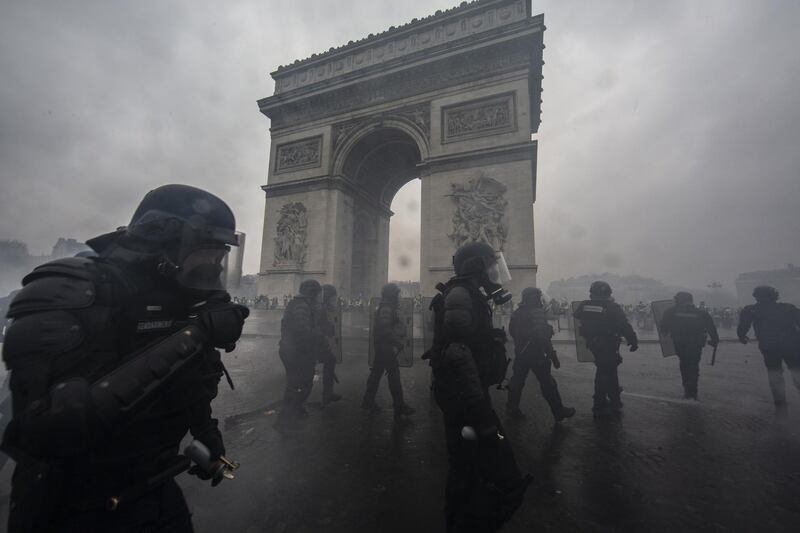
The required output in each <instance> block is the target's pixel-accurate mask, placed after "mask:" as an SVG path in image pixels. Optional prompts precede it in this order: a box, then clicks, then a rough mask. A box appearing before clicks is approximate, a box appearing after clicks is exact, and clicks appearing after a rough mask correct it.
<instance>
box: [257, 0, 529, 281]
mask: <svg viewBox="0 0 800 533" xmlns="http://www.w3.org/2000/svg"><path fill="white" fill-rule="evenodd" d="M465 20H467V21H471V22H470V23H469V24H465V23H464V21H465ZM544 30H545V27H544V18H543V17H542V16H541V15H539V16H532V13H531V4H530V2H526V0H491V1H487V2H464V3H462V4H460V5H459V6H458V7H456V8H453V9H451V10H447V11H443V12H437V14H435V15H432V16H431V17H427V18H424V19H420V20H416V21H413V22H411V23H410V24H406V25H403V26H399V27H397V28H395V29H392V30H390V31H388V32H385V33H383V34H377V35H371V36H369V37H367V38H366V39H362V40H360V41H357V42H353V43H352V44H348V45H345V46H343V47H341V48H337V49H331V50H329V51H328V52H325V53H323V54H317V55H314V56H312V57H310V58H308V59H306V60H301V61H295V62H294V63H293V64H291V65H288V66H284V67H280V68H278V69H277V70H276V71H274V72H272V77H273V78H274V79H275V94H273V95H272V96H269V97H266V98H263V99H261V100H259V102H258V104H259V109H260V110H261V112H262V113H263V114H264V115H266V116H268V117H269V118H270V121H271V122H270V135H271V141H272V142H271V151H270V168H269V176H268V179H267V184H266V185H265V186H263V190H264V191H265V194H266V207H265V215H264V238H263V242H264V243H265V244H264V246H263V248H262V262H261V264H262V270H261V272H260V276H261V277H260V281H259V289H260V290H261V292H262V293H265V294H269V293H275V292H278V293H283V292H284V291H289V292H291V291H293V290H296V288H297V286H298V285H299V283H300V282H301V281H302V280H303V279H307V278H309V277H315V278H317V279H320V280H322V281H325V282H327V283H332V284H334V285H336V286H337V287H339V288H340V289H341V291H340V292H341V293H342V294H343V295H348V294H352V292H353V291H358V292H363V295H364V296H372V295H376V294H377V291H378V290H379V289H380V286H381V284H382V283H384V282H385V281H386V276H387V274H388V235H389V229H388V228H389V218H390V217H391V215H392V213H391V210H390V206H391V201H392V198H393V197H394V195H395V193H396V192H397V190H399V189H400V187H401V186H402V185H403V184H404V183H406V182H407V181H410V180H411V179H414V178H420V179H421V203H420V217H421V226H422V229H421V234H422V235H421V236H422V238H421V246H420V248H421V249H420V270H421V271H420V282H421V283H420V284H421V291H422V294H424V295H427V296H431V295H433V293H434V287H435V285H436V283H437V282H438V281H443V280H445V279H447V278H448V277H449V276H450V274H451V272H452V267H451V261H450V259H451V257H452V252H453V248H454V246H455V243H454V240H453V236H454V235H456V236H457V235H460V234H462V233H464V231H465V228H466V229H467V230H469V234H470V235H472V234H475V233H478V234H492V235H493V234H495V233H497V234H500V233H502V236H504V238H505V244H504V249H505V251H506V252H507V253H506V256H507V260H508V261H509V263H510V268H511V269H512V274H513V276H514V280H513V286H512V287H510V288H511V289H512V291H513V290H521V288H522V287H526V286H531V285H535V284H536V269H537V267H536V263H535V252H534V239H533V209H531V206H532V204H533V202H534V201H535V191H536V160H537V143H536V141H535V140H532V139H531V135H532V134H534V133H536V132H537V129H538V127H539V122H540V120H539V119H540V113H541V107H540V104H541V99H540V97H541V94H540V93H541V80H542V76H541V73H542V65H543V61H542V50H543V49H544V44H543V32H544ZM401 44H402V46H401ZM481 176H486V177H488V178H491V179H492V180H494V182H496V183H498V184H500V186H495V187H494V188H490V189H491V190H490V191H488V192H487V189H486V186H485V183H483V182H479V181H480V177H481ZM484 181H485V180H484ZM495 189H496V191H495ZM497 191H499V192H497ZM495 193H496V194H495ZM487 194H488V197H487ZM498 195H499V196H503V198H502V199H497V200H496V199H495V196H498ZM487 198H488V199H487ZM287 202H295V203H296V202H301V203H302V204H303V205H305V206H306V208H307V209H308V213H309V215H308V217H309V221H308V236H307V247H308V253H307V257H306V260H305V262H304V263H303V264H302V265H297V267H296V268H292V269H290V268H288V267H287V266H286V265H283V264H282V263H280V262H278V264H277V265H276V264H275V263H276V261H275V260H274V257H275V254H276V251H275V247H274V246H273V245H272V243H273V242H274V237H275V235H276V232H277V231H278V229H277V224H276V222H277V221H278V220H277V217H276V213H278V212H279V211H280V208H281V206H282V205H284V204H286V203H287ZM487 202H488V203H489V204H491V205H486V204H487ZM498 210H501V211H503V213H502V216H501V217H500V218H501V220H500V222H498V221H497V220H494V219H491V217H489V216H484V215H485V213H486V212H492V213H494V212H496V211H498ZM359 213H367V214H368V217H367V219H369V220H370V221H371V222H365V220H367V219H365V218H364V216H362V215H360V214H359ZM476 213H477V215H476ZM478 215H480V216H478ZM487 220H488V222H487ZM500 223H502V229H503V230H504V231H503V232H499V230H498V231H496V232H494V233H492V231H490V230H494V229H497V228H495V226H498V224H500ZM492 224H494V226H492ZM365 225H369V226H370V228H371V230H374V232H372V233H370V232H366V231H364V230H365V229H366V228H365V227H364V226H365ZM473 226H474V227H473ZM498 227H499V226H498ZM473 230H474V231H473ZM506 230H507V231H506ZM356 258H358V259H359V260H360V261H361V266H359V267H358V268H357V269H356V270H358V272H356V271H354V270H353V265H354V264H355V263H356ZM359 285H360V287H359Z"/></svg>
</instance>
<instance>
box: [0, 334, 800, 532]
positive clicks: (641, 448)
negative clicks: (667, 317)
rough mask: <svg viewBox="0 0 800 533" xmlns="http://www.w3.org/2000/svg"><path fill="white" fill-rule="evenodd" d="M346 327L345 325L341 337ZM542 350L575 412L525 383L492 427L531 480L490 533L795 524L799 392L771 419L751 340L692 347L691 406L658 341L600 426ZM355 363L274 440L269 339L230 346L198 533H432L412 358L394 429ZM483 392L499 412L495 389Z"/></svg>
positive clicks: (581, 387) (437, 466)
mask: <svg viewBox="0 0 800 533" xmlns="http://www.w3.org/2000/svg"><path fill="white" fill-rule="evenodd" d="M250 328H251V329H249V330H248V331H249V332H250V333H254V332H255V331H256V330H257V328H255V327H253V326H250ZM359 328H361V325H359V324H353V325H351V327H350V333H351V334H352V333H356V332H358V331H359ZM268 333H272V332H271V331H270V332H268ZM557 349H558V351H559V354H560V356H561V359H562V363H563V366H562V368H561V369H560V370H558V371H556V372H555V375H556V378H557V380H558V382H559V387H560V389H561V391H562V395H563V397H564V399H565V402H566V403H567V404H568V405H573V406H574V407H576V408H577V409H578V414H577V415H576V416H575V417H574V418H573V419H571V420H568V421H565V422H563V423H561V424H554V423H553V420H552V417H551V416H550V414H549V411H548V409H547V407H546V404H545V403H544V401H543V400H542V398H541V395H540V394H539V390H538V383H537V382H536V380H535V378H534V376H532V375H531V376H530V377H529V379H528V386H527V387H526V389H525V393H524V396H523V409H524V410H525V411H526V412H527V414H528V421H527V422H525V423H514V424H512V423H510V422H509V423H508V424H507V428H506V429H507V433H508V435H509V437H510V438H511V439H512V443H513V446H514V449H515V451H516V453H517V456H518V460H519V463H520V465H521V466H522V467H523V468H524V469H527V470H529V471H530V472H531V473H533V474H534V476H535V478H536V481H535V483H534V485H533V486H532V487H531V490H530V491H529V492H528V494H527V497H526V501H525V503H524V506H523V507H522V508H521V509H520V511H519V512H518V513H517V515H516V516H515V517H514V519H513V521H512V522H511V523H509V524H508V525H507V526H506V528H505V529H504V531H519V532H523V531H526V532H527V531H535V530H542V531H565V532H574V531H601V532H605V531H609V532H611V531H625V532H627V531H642V532H661V531H663V532H675V531H703V532H706V531H796V530H797V529H796V528H797V524H800V506H799V505H798V503H797V502H798V497H800V453H798V449H800V448H799V447H798V445H800V426H798V422H800V395H799V394H798V393H797V391H796V390H795V389H794V388H793V387H792V385H791V380H790V379H789V377H788V375H787V394H788V398H789V401H790V407H792V408H794V409H793V410H791V411H790V413H789V416H788V417H786V418H783V419H776V417H775V415H774V410H773V407H772V404H771V400H770V393H769V388H768V386H767V378H766V371H765V369H764V367H763V364H762V361H761V356H760V355H759V353H758V351H757V348H756V347H755V346H754V345H748V346H741V345H739V344H734V343H723V344H722V345H721V346H720V348H719V353H718V356H717V363H716V365H715V366H713V367H712V366H710V365H709V360H710V355H711V354H710V351H707V353H706V354H705V355H704V361H703V363H702V366H701V376H700V401H699V402H694V401H685V400H683V399H681V396H682V390H681V386H680V377H679V372H678V364H677V363H678V362H677V359H676V358H674V357H672V358H666V359H665V358H662V357H661V355H660V352H659V351H658V345H656V344H645V345H643V346H642V348H641V349H640V350H639V351H638V352H636V353H634V354H628V353H624V354H623V357H624V358H625V361H624V363H623V365H622V366H621V367H620V376H621V378H620V379H621V382H622V385H623V387H624V388H625V392H624V393H623V401H624V402H625V408H624V414H623V415H622V417H621V418H620V419H619V420H617V421H611V422H599V421H595V420H594V419H593V418H592V416H591V411H590V409H591V389H592V380H593V377H594V367H593V365H591V364H585V363H577V362H576V361H575V353H574V348H573V347H572V346H571V345H569V344H567V343H559V344H558V345H557ZM365 354H366V341H365V340H363V339H361V340H359V339H354V338H350V339H347V340H346V342H345V356H344V363H343V364H342V365H341V366H340V367H339V369H338V372H337V373H338V376H339V379H340V381H341V383H340V384H339V386H338V387H339V388H338V390H339V392H341V393H342V394H343V395H344V399H343V400H342V401H340V402H338V403H336V404H333V405H330V406H327V407H325V408H324V409H323V408H321V406H320V405H319V399H320V395H321V391H320V390H319V389H320V387H319V383H317V387H316V388H315V391H314V393H313V394H312V397H311V402H312V403H311V405H310V411H311V415H310V416H309V418H308V419H307V420H305V421H304V424H303V426H302V428H301V429H300V430H298V431H295V432H293V433H291V434H289V435H287V436H282V435H280V434H278V433H277V432H275V431H274V430H273V429H272V424H273V422H274V420H275V407H276V406H275V405H274V402H275V401H276V400H278V399H279V398H280V396H281V393H282V386H283V375H282V367H281V365H280V362H279V360H278V358H277V339H276V338H274V337H273V336H257V335H248V336H246V337H244V338H243V340H242V342H240V345H239V348H238V349H237V351H236V352H235V353H234V354H229V355H228V356H227V359H226V362H227V364H228V368H229V370H230V371H231V374H232V377H233V379H234V381H235V382H236V390H233V391H231V390H228V389H227V387H226V386H225V385H224V382H223V384H222V385H221V393H220V396H219V398H218V399H217V400H216V402H215V412H216V413H217V416H218V417H220V418H221V419H224V420H225V424H224V425H225V437H226V443H227V448H228V455H229V456H230V457H232V458H234V459H236V460H238V461H240V462H241V463H242V467H241V469H240V470H239V471H238V472H237V476H236V479H235V480H232V481H224V482H223V483H222V484H221V485H220V486H218V487H216V488H212V487H210V485H208V484H206V483H204V482H201V481H199V480H197V479H195V478H192V477H189V476H187V475H185V474H184V475H182V476H180V477H179V481H180V483H181V485H182V486H183V488H184V491H185V494H186V497H187V499H188V501H189V505H190V507H191V509H192V512H193V514H194V523H195V527H196V530H197V531H198V532H200V533H205V532H208V533H211V532H220V531H224V532H229V533H234V532H247V533H251V532H262V531H263V532H278V533H289V532H291V533H300V532H310V531H324V532H337V533H338V532H347V533H350V532H355V531H369V532H404V533H405V532H409V531H424V532H429V531H430V532H436V531H443V524H442V519H441V509H442V495H443V490H444V477H445V470H446V457H445V451H444V443H443V434H442V431H441V426H440V424H441V417H440V414H439V410H438V408H437V407H436V405H435V404H434V403H433V401H432V399H431V396H430V393H429V384H430V372H429V369H428V367H427V366H425V365H424V364H419V363H420V361H419V360H417V362H416V364H415V366H414V368H411V369H403V371H402V381H403V387H404V389H405V392H406V397H407V401H408V403H410V404H411V405H413V406H414V407H415V408H416V409H417V414H416V415H415V416H414V417H413V418H412V419H411V421H410V422H408V423H406V424H401V425H397V424H394V423H393V421H392V416H391V409H390V399H389V394H388V390H387V388H386V384H385V381H384V382H382V383H381V389H380V392H379V397H378V402H379V403H380V404H381V405H383V406H384V407H385V409H384V411H383V412H381V413H378V414H368V413H365V412H363V411H362V410H361V409H360V407H359V404H360V401H361V395H362V393H363V388H364V383H365V380H366V376H367V371H368V369H367V363H366V355H365ZM493 394H494V400H495V406H496V408H497V409H498V412H502V410H503V407H504V403H505V399H504V397H503V393H502V392H499V391H495V392H493ZM10 474H11V468H10V466H9V465H7V466H6V467H5V468H4V469H3V470H2V471H1V472H0V513H2V516H0V520H2V523H5V516H4V515H5V513H6V512H7V505H8V484H9V479H10Z"/></svg>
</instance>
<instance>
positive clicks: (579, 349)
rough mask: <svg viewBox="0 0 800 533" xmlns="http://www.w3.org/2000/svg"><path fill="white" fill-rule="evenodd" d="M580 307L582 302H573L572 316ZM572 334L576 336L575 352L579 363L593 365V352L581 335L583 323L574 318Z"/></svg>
mask: <svg viewBox="0 0 800 533" xmlns="http://www.w3.org/2000/svg"><path fill="white" fill-rule="evenodd" d="M579 305H581V302H572V305H571V306H570V308H571V309H572V313H570V316H572V315H574V314H575V311H577V310H578V306H579ZM572 334H573V335H574V336H575V352H576V354H577V356H578V362H580V363H593V362H594V355H592V352H591V351H590V350H589V347H588V346H587V345H586V339H585V338H584V337H583V335H581V321H580V320H579V319H577V318H572Z"/></svg>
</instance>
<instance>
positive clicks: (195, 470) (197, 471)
mask: <svg viewBox="0 0 800 533" xmlns="http://www.w3.org/2000/svg"><path fill="white" fill-rule="evenodd" d="M224 471H225V469H224V468H220V469H219V470H218V473H217V475H215V476H212V475H211V474H209V473H208V472H206V471H205V470H203V469H202V468H200V467H199V466H198V465H193V466H192V467H191V468H190V469H189V471H188V472H187V473H188V474H189V475H192V476H197V477H198V478H199V479H202V480H203V481H208V480H209V479H210V480H211V486H212V487H216V486H217V485H219V484H220V482H221V481H222V479H223V478H224V476H223V475H222V473H223V472H224Z"/></svg>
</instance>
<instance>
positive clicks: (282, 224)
mask: <svg viewBox="0 0 800 533" xmlns="http://www.w3.org/2000/svg"><path fill="white" fill-rule="evenodd" d="M307 233H308V213H307V212H306V206H304V205H303V204H302V202H293V203H289V204H284V206H283V207H282V208H281V216H280V218H279V219H278V231H277V236H276V237H275V261H274V262H273V266H290V265H296V266H299V265H302V264H303V263H305V260H306V249H307V248H308V244H307V243H306V235H307Z"/></svg>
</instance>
